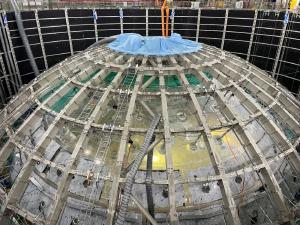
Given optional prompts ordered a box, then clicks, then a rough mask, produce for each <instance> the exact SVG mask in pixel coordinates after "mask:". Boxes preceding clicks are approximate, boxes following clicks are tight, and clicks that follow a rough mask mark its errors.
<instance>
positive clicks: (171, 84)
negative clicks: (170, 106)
mask: <svg viewBox="0 0 300 225" xmlns="http://www.w3.org/2000/svg"><path fill="white" fill-rule="evenodd" d="M165 86H166V88H178V87H180V86H181V83H180V81H179V79H178V77H177V76H176V75H170V76H165Z"/></svg>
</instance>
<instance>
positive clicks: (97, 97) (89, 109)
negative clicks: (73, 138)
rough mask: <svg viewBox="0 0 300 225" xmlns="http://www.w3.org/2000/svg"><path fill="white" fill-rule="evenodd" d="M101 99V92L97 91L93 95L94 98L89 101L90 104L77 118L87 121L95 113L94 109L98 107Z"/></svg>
mask: <svg viewBox="0 0 300 225" xmlns="http://www.w3.org/2000/svg"><path fill="white" fill-rule="evenodd" d="M100 98H101V92H100V91H95V92H93V93H92V96H91V97H90V99H89V102H88V103H87V104H86V105H85V106H84V108H83V110H82V111H81V113H80V114H79V116H78V117H77V118H78V119H79V120H86V119H88V117H89V116H90V115H91V113H92V112H93V110H94V108H95V107H96V105H97V103H98V101H99V100H100Z"/></svg>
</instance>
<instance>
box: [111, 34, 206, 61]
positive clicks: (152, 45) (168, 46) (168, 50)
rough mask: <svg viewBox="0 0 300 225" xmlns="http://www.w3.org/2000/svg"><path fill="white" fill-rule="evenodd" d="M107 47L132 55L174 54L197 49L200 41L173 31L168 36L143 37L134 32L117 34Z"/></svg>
mask: <svg viewBox="0 0 300 225" xmlns="http://www.w3.org/2000/svg"><path fill="white" fill-rule="evenodd" d="M108 47H109V48H111V49H113V50H115V51H118V52H123V53H127V54H132V55H157V56H165V55H175V54H182V53H191V52H196V51H199V50H200V49H201V48H202V45H201V43H197V42H194V41H190V40H186V39H183V38H182V37H181V36H180V34H176V33H173V34H172V35H171V36H170V37H167V38H166V37H162V36H153V37H143V36H141V35H139V34H135V33H126V34H120V35H118V37H117V39H116V40H115V41H113V42H111V43H109V44H108Z"/></svg>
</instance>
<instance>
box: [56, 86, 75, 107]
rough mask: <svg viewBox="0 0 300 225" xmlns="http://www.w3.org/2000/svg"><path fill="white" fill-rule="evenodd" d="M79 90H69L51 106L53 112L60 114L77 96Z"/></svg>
mask: <svg viewBox="0 0 300 225" xmlns="http://www.w3.org/2000/svg"><path fill="white" fill-rule="evenodd" d="M79 90H80V88H79V87H73V88H71V89H70V90H69V91H68V92H67V93H66V94H65V95H64V96H63V97H61V98H60V99H59V100H57V101H56V102H55V103H54V104H53V105H52V106H51V109H52V110H53V111H55V112H60V111H61V110H62V109H63V108H64V107H65V106H66V105H67V104H68V103H69V101H70V100H71V99H72V98H73V97H74V96H75V95H76V94H77V92H78V91H79Z"/></svg>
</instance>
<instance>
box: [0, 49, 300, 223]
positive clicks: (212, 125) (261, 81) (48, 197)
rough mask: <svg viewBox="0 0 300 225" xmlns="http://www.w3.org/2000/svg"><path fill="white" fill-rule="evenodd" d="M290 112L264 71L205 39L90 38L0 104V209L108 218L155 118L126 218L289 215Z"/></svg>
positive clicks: (59, 218)
mask: <svg viewBox="0 0 300 225" xmlns="http://www.w3.org/2000/svg"><path fill="white" fill-rule="evenodd" d="M299 112H300V110H299V102H297V100H295V99H294V97H293V96H291V95H289V94H288V92H287V91H285V89H284V88H283V87H282V86H281V85H280V84H279V83H277V82H276V81H275V80H273V79H272V78H271V77H269V76H268V75H267V74H266V73H265V72H263V71H262V70H260V69H258V68H257V67H255V66H253V65H251V64H250V63H248V62H246V61H244V60H242V59H241V58H239V57H237V56H234V55H232V54H230V53H228V52H225V51H221V50H220V49H218V48H215V47H211V46H208V45H204V44H203V48H202V49H201V50H199V51H198V52H195V53H190V54H182V55H173V56H165V57H154V56H142V55H138V56H134V55H126V54H123V53H118V52H115V51H112V50H111V49H109V48H108V47H106V45H98V46H94V47H91V48H89V49H88V50H86V51H84V52H82V53H79V54H77V55H75V56H72V57H70V58H68V59H66V60H64V61H63V62H61V63H59V64H57V65H56V66H54V67H52V68H50V69H49V70H47V71H46V72H44V73H43V74H41V75H40V76H39V77H38V78H36V79H35V80H33V81H32V82H31V83H30V84H28V85H26V86H25V87H24V88H23V89H22V90H21V92H20V93H19V94H18V95H17V96H16V97H14V99H13V100H11V101H10V103H9V104H8V105H7V106H6V107H5V108H4V109H3V111H2V112H1V118H0V122H1V130H0V132H1V133H0V135H1V142H0V147H1V150H0V168H2V177H4V178H5V181H6V183H3V182H2V183H1V186H2V188H1V191H2V194H3V195H1V196H2V197H1V201H2V204H3V205H2V207H1V210H2V213H5V214H4V215H6V213H9V214H10V215H14V214H13V212H14V213H16V214H17V215H20V216H21V217H22V218H25V219H26V220H28V221H30V222H32V223H37V224H51V225H54V224H68V225H69V224H113V223H114V220H115V217H116V215H117V214H118V212H119V210H120V204H119V202H120V199H122V196H123V194H124V192H123V190H122V189H123V187H124V183H126V176H127V172H128V171H129V170H130V169H131V167H130V166H131V164H132V162H133V161H134V160H135V159H136V155H137V154H138V149H139V147H140V146H142V143H143V140H144V136H145V134H146V132H147V131H148V128H149V126H150V122H151V120H152V117H153V116H155V115H161V120H160V122H159V124H158V126H157V128H156V129H155V131H154V133H155V135H156V138H155V141H154V142H153V143H152V145H151V148H152V149H153V150H152V151H153V156H152V157H153V159H152V160H153V163H152V165H151V170H150V175H149V167H148V166H149V165H147V160H148V159H147V157H145V158H144V159H143V162H142V164H141V166H140V167H139V169H138V171H137V174H136V176H135V181H134V184H133V189H132V194H131V195H132V196H131V197H132V199H133V202H132V203H130V204H129V208H128V209H127V214H126V221H125V223H126V224H141V223H142V221H144V218H148V219H149V220H150V221H151V223H153V224H155V223H157V224H168V223H171V224H179V223H180V224H249V223H250V221H251V220H252V219H253V218H256V219H257V224H263V223H266V222H267V223H284V222H288V221H292V220H293V219H294V217H295V214H297V212H298V209H299V208H298V206H297V204H296V203H295V202H294V201H293V198H294V195H295V194H297V193H298V190H299V181H298V179H299V173H300V163H299V155H298V153H297V151H296V146H297V145H299V141H300V139H299V134H300V125H299V122H300V113H299ZM149 152H151V149H149V150H148V153H147V154H149ZM148 157H149V156H148ZM147 168H148V170H147ZM283 168H284V172H283ZM151 171H152V172H151ZM295 179H296V180H295ZM292 180H294V182H292ZM149 184H150V186H151V188H152V201H154V211H155V221H152V220H151V216H150V214H149V212H148V210H147V207H148V206H147V194H148V193H147V192H146V191H145V190H146V188H145V187H146V185H149ZM123 197H124V196H123ZM249 215H250V216H249ZM2 221H5V216H2Z"/></svg>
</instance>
